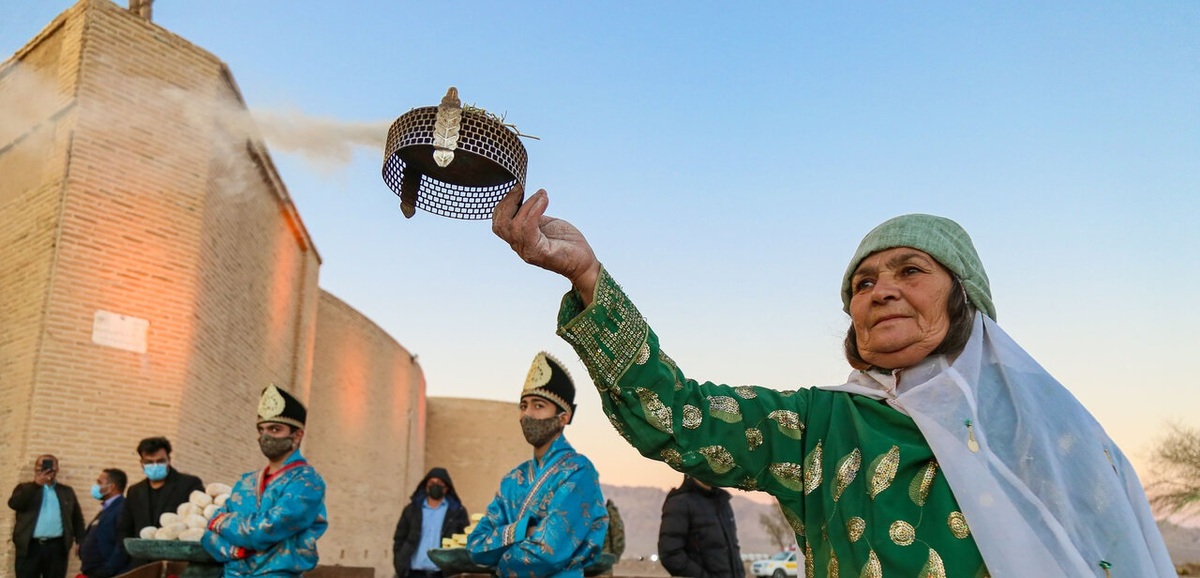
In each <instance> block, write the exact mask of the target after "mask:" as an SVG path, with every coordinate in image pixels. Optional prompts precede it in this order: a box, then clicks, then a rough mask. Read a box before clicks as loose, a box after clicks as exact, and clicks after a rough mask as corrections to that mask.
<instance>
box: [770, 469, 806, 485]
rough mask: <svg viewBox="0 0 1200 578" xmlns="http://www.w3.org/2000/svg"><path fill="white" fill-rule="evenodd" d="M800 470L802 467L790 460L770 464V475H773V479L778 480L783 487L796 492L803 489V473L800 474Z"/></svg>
mask: <svg viewBox="0 0 1200 578" xmlns="http://www.w3.org/2000/svg"><path fill="white" fill-rule="evenodd" d="M802 471H803V468H802V467H800V464H794V463H791V462H783V463H776V464H771V475H772V476H775V479H776V480H778V481H779V483H780V484H783V486H784V487H785V488H788V489H790V490H795V491H797V492H799V491H803V490H804V479H803V474H801V472H802Z"/></svg>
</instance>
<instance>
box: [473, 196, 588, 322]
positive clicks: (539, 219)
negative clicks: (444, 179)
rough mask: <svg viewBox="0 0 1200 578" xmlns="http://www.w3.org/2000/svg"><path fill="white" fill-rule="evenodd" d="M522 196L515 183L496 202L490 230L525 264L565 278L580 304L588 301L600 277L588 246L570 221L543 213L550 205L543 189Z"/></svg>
mask: <svg viewBox="0 0 1200 578" xmlns="http://www.w3.org/2000/svg"><path fill="white" fill-rule="evenodd" d="M524 195H525V190H524V188H522V187H521V185H519V184H518V185H517V186H515V187H513V188H512V190H511V191H509V192H508V195H506V196H505V197H504V199H503V200H501V201H500V204H498V205H496V209H495V210H494V211H493V212H492V232H493V233H496V236H498V237H500V238H501V239H504V240H505V242H507V243H508V245H509V246H510V247H512V250H513V251H516V253H517V255H519V256H520V257H521V259H522V260H524V261H525V262H526V263H529V264H531V265H537V266H538V267H541V268H543V269H546V270H548V271H553V272H555V273H558V274H559V275H562V276H563V277H566V278H567V279H568V280H570V281H571V285H573V286H574V287H575V290H576V291H579V294H580V295H581V296H582V297H583V300H584V303H587V304H590V303H591V300H592V293H593V291H594V290H595V288H596V280H597V279H598V278H599V276H600V261H599V260H597V259H596V254H595V253H594V252H593V251H592V247H591V245H589V244H588V242H587V239H585V238H584V237H583V234H582V233H580V232H579V229H576V228H575V226H574V225H572V224H571V223H568V222H566V221H564V220H562V219H556V218H554V217H547V216H546V215H545V213H546V207H547V206H549V204H550V198H549V196H548V195H547V194H546V191H545V190H539V191H538V192H537V193H534V195H533V196H532V197H530V198H529V199H528V200H527V201H525V203H524V204H520V203H521V198H522V197H523V196H524ZM518 205H520V206H518Z"/></svg>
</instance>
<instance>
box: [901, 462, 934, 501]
mask: <svg viewBox="0 0 1200 578" xmlns="http://www.w3.org/2000/svg"><path fill="white" fill-rule="evenodd" d="M937 468H938V464H937V461H935V460H929V463H927V464H925V467H923V468H921V471H920V472H917V475H916V476H915V477H913V480H912V482H911V483H910V484H908V497H909V499H911V500H912V501H913V503H914V504H916V505H918V506H924V505H925V500H927V499H928V498H929V488H930V487H932V486H933V479H934V478H935V477H936V476H937Z"/></svg>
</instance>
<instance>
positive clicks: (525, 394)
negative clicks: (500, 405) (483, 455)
mask: <svg viewBox="0 0 1200 578" xmlns="http://www.w3.org/2000/svg"><path fill="white" fill-rule="evenodd" d="M574 402H575V385H574V384H573V383H572V382H571V376H570V375H569V374H567V372H566V370H565V369H563V367H562V364H560V363H559V362H558V360H556V359H554V358H553V357H551V356H549V355H547V354H546V353H544V352H543V353H539V354H537V357H535V358H534V360H533V366H532V367H531V368H530V369H529V376H528V377H527V378H526V379H525V388H524V389H523V390H522V391H521V405H520V408H521V431H522V433H524V434H525V441H527V442H529V445H531V446H533V459H531V460H529V461H527V462H525V463H523V464H521V465H519V466H517V467H516V468H515V469H513V471H511V472H509V473H508V475H506V476H504V479H502V480H501V481H500V491H499V492H498V493H497V494H496V498H495V499H494V500H492V503H491V505H489V506H488V509H487V515H486V516H484V518H483V519H482V520H480V521H479V523H478V524H476V526H475V530H474V531H472V532H471V535H470V536H469V537H468V538H467V550H468V551H469V552H470V554H471V560H473V561H474V562H475V563H477V564H482V565H485V566H491V567H494V568H495V569H496V574H497V575H498V576H501V577H516V576H539V577H546V578H549V577H555V578H575V577H581V576H583V570H584V568H585V567H586V566H588V565H590V564H592V563H593V562H594V561H595V560H596V558H597V556H599V554H600V549H601V547H602V546H603V545H604V535H605V532H606V531H607V530H608V511H607V510H606V509H605V507H604V496H603V495H602V494H601V493H600V481H599V478H598V477H597V475H596V469H595V468H594V467H593V466H592V462H590V461H589V460H588V459H587V458H586V457H584V456H582V455H580V454H578V453H576V452H575V450H574V448H572V447H571V444H570V443H568V442H567V438H565V437H563V428H565V427H566V425H567V424H569V423H571V418H572V416H574V414H575V403H574Z"/></svg>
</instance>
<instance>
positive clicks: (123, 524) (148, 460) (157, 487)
mask: <svg viewBox="0 0 1200 578" xmlns="http://www.w3.org/2000/svg"><path fill="white" fill-rule="evenodd" d="M137 453H138V458H139V459H140V460H141V462H142V471H143V472H145V473H146V479H144V480H142V481H140V482H138V483H136V484H134V485H132V486H130V487H129V492H128V493H127V494H126V495H125V508H124V509H123V510H122V512H121V517H120V518H119V519H118V520H117V541H118V542H119V543H121V544H122V545H123V544H124V543H125V538H136V537H137V536H138V533H139V532H140V531H141V529H142V528H145V527H146V526H155V527H158V526H159V523H158V519H159V517H161V516H162V514H163V513H164V512H174V511H176V510H177V509H179V505H180V504H182V503H184V502H187V501H188V497H189V496H191V494H192V492H193V491H197V490H199V491H201V492H203V491H204V483H203V482H201V481H200V478H198V477H196V476H191V475H188V474H185V473H183V472H180V471H178V470H176V469H175V468H173V467H171V442H170V440H168V439H167V438H165V437H152V438H146V439H144V440H142V441H141V442H139V443H138V446H137ZM145 562H146V561H144V560H134V565H140V564H142V563H145Z"/></svg>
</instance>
